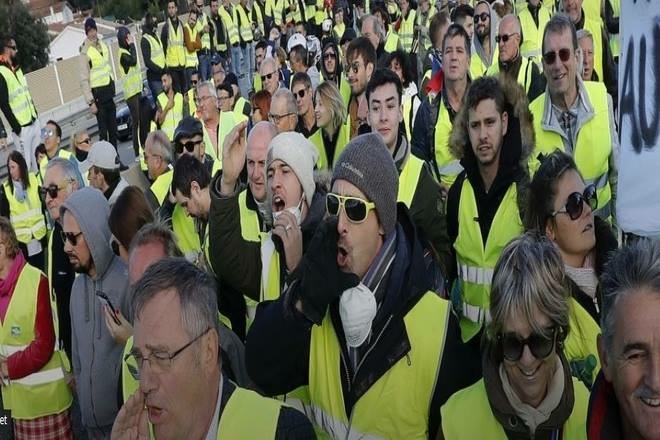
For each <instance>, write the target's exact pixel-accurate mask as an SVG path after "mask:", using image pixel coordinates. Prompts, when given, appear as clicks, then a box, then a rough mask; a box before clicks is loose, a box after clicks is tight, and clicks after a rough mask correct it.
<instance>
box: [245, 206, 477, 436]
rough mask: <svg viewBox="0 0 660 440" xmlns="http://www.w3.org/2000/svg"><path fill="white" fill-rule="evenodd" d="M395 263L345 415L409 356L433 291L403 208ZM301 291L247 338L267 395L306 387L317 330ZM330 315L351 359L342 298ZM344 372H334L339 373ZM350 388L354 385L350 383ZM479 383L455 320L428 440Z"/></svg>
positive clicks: (266, 308) (253, 373)
mask: <svg viewBox="0 0 660 440" xmlns="http://www.w3.org/2000/svg"><path fill="white" fill-rule="evenodd" d="M396 246H397V248H396V252H397V257H396V258H395V259H394V263H393V266H392V268H391V269H390V270H391V272H390V275H389V278H388V284H387V288H386V293H385V296H384V299H383V302H382V304H381V306H380V308H379V310H378V312H377V314H376V317H375V319H374V321H373V326H372V331H373V332H374V333H380V332H381V331H382V334H381V336H380V337H379V338H376V340H373V341H372V342H371V344H372V345H371V346H370V347H368V349H367V352H366V354H365V357H364V358H363V359H362V361H361V362H362V363H361V366H360V367H359V368H358V369H357V371H356V372H354V373H353V372H348V371H346V370H345V369H344V368H347V367H344V368H343V369H344V371H343V373H345V374H341V377H342V394H343V396H344V403H345V408H346V414H347V415H349V414H350V413H351V411H352V409H353V406H354V405H355V403H356V402H357V401H358V400H359V399H360V398H361V397H362V396H363V395H364V394H365V393H366V392H367V391H368V390H369V389H370V388H371V386H372V385H374V384H375V383H376V382H377V381H378V380H379V379H380V378H381V377H382V376H383V375H384V374H385V373H387V372H388V371H389V370H390V368H391V367H392V366H393V365H394V364H396V363H397V362H398V361H399V360H401V359H402V358H403V357H405V356H406V354H407V353H408V352H409V351H410V349H411V345H410V340H409V339H408V335H407V332H406V326H405V323H404V317H405V316H406V314H407V313H408V312H409V311H410V310H411V309H412V308H413V307H414V306H415V305H416V304H417V303H418V302H419V300H420V299H421V298H422V297H423V296H424V295H425V294H426V292H427V291H428V290H429V289H430V287H431V281H430V280H429V278H428V276H427V270H426V267H425V264H424V255H423V248H422V244H421V242H420V241H419V238H418V236H417V232H416V230H415V227H414V225H413V223H412V220H411V219H410V216H409V214H408V212H407V209H406V208H405V206H403V205H402V204H399V205H398V224H397V245H396ZM299 288H300V285H299V284H298V283H296V282H294V283H292V286H291V288H290V289H289V290H287V291H286V292H285V293H284V294H283V295H282V296H280V298H279V299H277V300H275V301H265V302H263V303H261V304H260V305H259V306H258V308H257V316H256V319H255V321H254V323H253V324H252V327H251V328H250V331H249V332H248V343H247V345H246V360H247V365H248V374H249V375H250V377H251V378H252V379H253V380H254V381H255V383H256V384H257V386H259V387H260V389H262V390H263V391H264V392H265V393H266V394H267V395H278V394H283V393H286V392H289V391H291V390H293V389H295V388H297V387H299V386H301V385H305V384H308V377H309V353H310V342H311V341H310V340H311V322H310V321H308V320H307V319H306V318H305V317H304V316H303V315H302V314H301V313H299V312H298V311H297V310H296V309H295V306H294V304H295V302H296V301H297V298H298V297H299V291H298V289H299ZM328 310H329V313H330V316H331V319H332V323H333V327H334V330H335V332H336V334H337V336H338V337H339V339H340V344H339V345H340V347H341V350H342V355H343V356H344V358H345V359H348V353H347V349H346V344H345V343H344V331H343V327H342V324H341V318H340V316H339V297H338V298H337V299H336V300H335V301H334V302H333V303H332V304H330V307H329V309H328ZM338 367H339V366H331V368H338ZM349 375H351V376H352V380H351V382H350V383H349V382H348V379H347V378H348V376H349ZM480 375H481V371H480V365H479V359H478V358H477V359H475V358H474V357H473V356H471V351H469V350H468V349H467V346H465V345H464V344H462V343H461V340H460V329H459V326H458V319H457V318H456V317H455V316H454V315H453V314H451V313H450V316H449V322H448V326H447V335H446V340H445V345H444V351H443V353H442V358H441V361H440V366H439V369H438V375H437V379H436V386H435V389H434V392H433V396H429V397H431V398H432V400H431V408H430V413H429V422H428V423H429V425H428V426H429V437H430V438H434V437H435V434H436V432H437V431H438V428H439V426H440V407H441V406H442V404H444V403H445V401H446V400H447V399H448V398H449V396H451V395H452V394H453V393H454V392H455V391H458V390H459V389H461V388H464V387H466V386H468V385H469V384H471V383H473V382H474V381H476V380H477V379H478V378H479V376H480Z"/></svg>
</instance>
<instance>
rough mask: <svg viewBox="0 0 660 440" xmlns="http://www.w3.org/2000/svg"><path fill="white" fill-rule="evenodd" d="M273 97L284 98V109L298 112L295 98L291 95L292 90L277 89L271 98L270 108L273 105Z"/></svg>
mask: <svg viewBox="0 0 660 440" xmlns="http://www.w3.org/2000/svg"><path fill="white" fill-rule="evenodd" d="M275 99H284V100H285V103H286V111H287V112H289V113H296V114H298V104H296V98H295V96H293V92H291V90H289V89H277V91H276V92H275V94H274V95H273V99H272V100H271V108H272V107H273V104H272V102H273V101H274V100H275Z"/></svg>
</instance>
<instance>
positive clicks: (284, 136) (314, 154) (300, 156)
mask: <svg viewBox="0 0 660 440" xmlns="http://www.w3.org/2000/svg"><path fill="white" fill-rule="evenodd" d="M318 157H319V152H318V150H317V149H316V147H315V146H314V144H312V143H311V142H310V141H309V140H308V139H307V138H305V136H303V135H302V134H300V133H297V132H295V131H287V132H284V133H280V134H278V135H277V136H275V137H274V138H273V139H272V140H271V141H270V144H268V159H267V160H266V169H268V167H270V165H271V164H272V163H273V162H274V161H276V160H281V161H282V162H284V163H286V164H287V165H288V166H289V167H291V169H292V170H293V172H294V173H296V177H298V181H299V182H300V186H301V187H302V189H303V192H304V193H305V199H306V200H307V204H308V205H311V204H312V198H314V189H315V187H316V185H315V183H314V165H315V164H316V161H317V160H318Z"/></svg>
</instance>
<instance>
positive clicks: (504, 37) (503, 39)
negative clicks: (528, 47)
mask: <svg viewBox="0 0 660 440" xmlns="http://www.w3.org/2000/svg"><path fill="white" fill-rule="evenodd" d="M514 35H518V32H513V33H510V34H502V35H496V36H495V42H496V43H499V42H500V41H501V42H502V43H504V44H506V43H507V42H508V41H509V39H510V38H511V37H513V36H514Z"/></svg>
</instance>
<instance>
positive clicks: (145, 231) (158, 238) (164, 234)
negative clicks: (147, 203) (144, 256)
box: [129, 221, 183, 259]
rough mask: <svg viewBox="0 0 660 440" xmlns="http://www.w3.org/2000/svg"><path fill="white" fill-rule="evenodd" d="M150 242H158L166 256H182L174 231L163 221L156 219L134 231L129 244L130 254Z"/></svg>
mask: <svg viewBox="0 0 660 440" xmlns="http://www.w3.org/2000/svg"><path fill="white" fill-rule="evenodd" d="M151 243H160V244H161V245H162V246H163V250H164V251H165V254H166V255H167V256H168V257H183V252H181V249H179V246H178V245H177V243H176V236H175V235H174V232H172V230H171V229H170V228H168V227H167V225H166V224H165V223H161V222H158V221H156V222H153V223H147V224H145V225H144V226H142V227H141V228H140V229H139V230H138V231H137V232H136V233H135V236H134V237H133V240H131V245H130V246H129V253H130V255H132V254H133V251H134V250H135V249H137V248H139V247H140V246H144V245H147V244H151ZM130 255H129V259H130Z"/></svg>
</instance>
